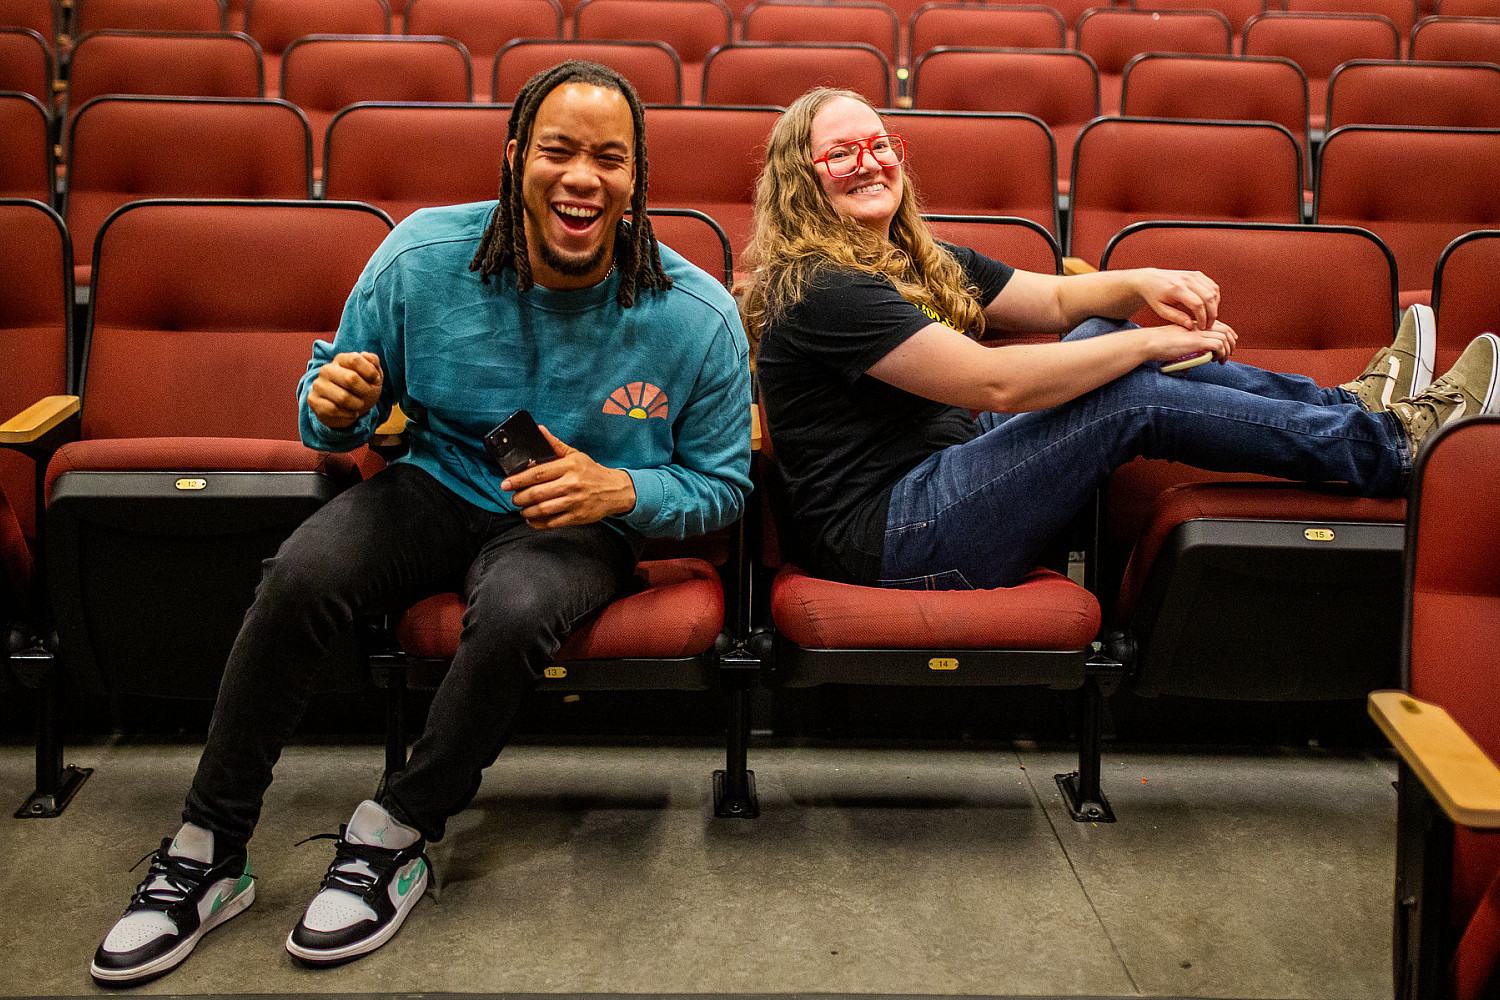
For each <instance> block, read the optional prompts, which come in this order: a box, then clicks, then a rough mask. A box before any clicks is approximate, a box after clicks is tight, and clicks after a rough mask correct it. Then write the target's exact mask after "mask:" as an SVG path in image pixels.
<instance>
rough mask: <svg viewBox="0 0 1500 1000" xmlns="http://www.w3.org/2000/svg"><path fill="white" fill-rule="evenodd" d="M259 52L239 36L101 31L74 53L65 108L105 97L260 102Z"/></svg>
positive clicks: (245, 37)
mask: <svg viewBox="0 0 1500 1000" xmlns="http://www.w3.org/2000/svg"><path fill="white" fill-rule="evenodd" d="M264 93H265V73H264V71H263V69H262V67H261V58H260V47H259V46H258V45H256V44H255V41H254V39H252V38H250V37H249V36H248V35H241V34H206V35H192V34H180V33H170V32H148V31H100V32H96V33H95V34H91V35H85V36H83V37H82V38H80V39H78V42H77V44H76V45H74V47H73V57H72V71H71V75H70V78H69V83H68V105H69V107H71V108H72V109H73V111H74V113H76V112H77V111H78V109H80V108H82V107H83V106H84V105H85V104H87V103H88V102H89V101H91V100H93V99H94V98H96V97H103V96H104V95H106V94H110V95H120V94H151V95H158V96H169V97H260V96H262V95H263V94H264Z"/></svg>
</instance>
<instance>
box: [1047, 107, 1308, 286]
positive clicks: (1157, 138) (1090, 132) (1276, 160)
mask: <svg viewBox="0 0 1500 1000" xmlns="http://www.w3.org/2000/svg"><path fill="white" fill-rule="evenodd" d="M1073 155H1074V160H1073V211H1072V215H1071V220H1070V225H1069V237H1068V244H1067V247H1068V254H1069V255H1070V256H1074V257H1082V258H1083V259H1084V260H1086V261H1088V262H1089V263H1091V264H1092V263H1096V262H1097V261H1098V259H1099V257H1100V255H1101V254H1102V252H1103V250H1104V246H1105V244H1106V243H1108V242H1109V239H1110V237H1112V236H1114V234H1115V233H1117V232H1119V231H1120V230H1121V229H1123V228H1125V227H1126V226H1128V225H1130V224H1131V223H1133V222H1144V221H1148V220H1160V219H1175V220H1192V221H1229V222H1271V223H1289V224H1295V223H1298V222H1301V221H1302V152H1301V150H1300V149H1298V147H1297V141H1296V140H1295V139H1293V138H1292V135H1291V133H1290V132H1288V131H1287V130H1286V129H1284V128H1282V127H1281V126H1280V125H1274V124H1272V123H1270V122H1195V121H1172V120H1167V119H1160V118H1101V119H1099V120H1098V121H1096V122H1093V123H1091V124H1090V125H1089V126H1088V127H1086V128H1085V129H1084V130H1083V132H1082V134H1081V135H1079V137H1078V145H1077V146H1076V147H1075V149H1074V152H1073ZM1147 162H1149V163H1150V164H1151V169H1149V170H1142V169H1140V164H1142V163H1147Z"/></svg>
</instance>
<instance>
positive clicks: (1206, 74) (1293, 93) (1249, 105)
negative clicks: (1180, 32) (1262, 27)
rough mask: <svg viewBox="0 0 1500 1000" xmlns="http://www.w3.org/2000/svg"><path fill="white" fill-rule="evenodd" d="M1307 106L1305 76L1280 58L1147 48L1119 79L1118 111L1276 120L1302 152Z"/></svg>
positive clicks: (1152, 115)
mask: <svg viewBox="0 0 1500 1000" xmlns="http://www.w3.org/2000/svg"><path fill="white" fill-rule="evenodd" d="M1307 110H1308V109H1307V76H1306V74H1304V73H1303V72H1302V69H1301V68H1300V67H1299V66H1298V65H1297V64H1296V63H1294V62H1292V61H1291V60H1290V59H1285V58H1282V57H1279V56H1178V55H1162V54H1160V53H1154V52H1148V53H1143V54H1142V55H1138V56H1136V57H1135V58H1134V59H1132V60H1130V62H1129V63H1127V64H1126V66H1125V74H1124V79H1123V80H1122V81H1121V91H1120V113H1121V114H1123V115H1128V116H1131V117H1140V118H1198V119H1203V120H1206V121H1262V122H1275V123H1276V124H1278V125H1281V126H1283V127H1285V128H1286V130H1287V131H1288V132H1290V133H1292V135H1293V137H1295V138H1296V140H1297V142H1298V144H1299V145H1300V146H1301V148H1302V149H1303V151H1304V152H1305V151H1306V150H1307ZM1305 162H1306V159H1305V157H1304V163H1305Z"/></svg>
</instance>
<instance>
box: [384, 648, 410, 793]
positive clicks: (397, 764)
mask: <svg viewBox="0 0 1500 1000" xmlns="http://www.w3.org/2000/svg"><path fill="white" fill-rule="evenodd" d="M389 670H390V672H389V673H388V674H387V675H386V682H385V776H384V777H383V778H381V782H380V783H381V786H382V788H384V785H385V782H386V781H387V780H389V778H390V776H391V775H393V774H395V773H396V772H397V771H399V770H401V769H402V768H403V767H405V766H406V666H405V664H400V663H393V664H391V665H390V668H389Z"/></svg>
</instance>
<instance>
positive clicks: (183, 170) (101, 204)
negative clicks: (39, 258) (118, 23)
mask: <svg viewBox="0 0 1500 1000" xmlns="http://www.w3.org/2000/svg"><path fill="white" fill-rule="evenodd" d="M309 143H310V137H309V133H308V130H307V120H306V119H305V118H304V117H303V115H302V113H301V112H300V111H298V110H297V109H296V108H295V107H293V106H292V105H290V104H288V103H287V102H285V101H277V100H265V99H252V100H233V99H227V98H170V97H100V98H96V99H94V100H92V101H90V102H89V103H88V104H86V105H84V106H83V107H82V108H80V109H79V110H78V111H77V113H76V114H75V115H74V116H73V121H72V123H71V125H70V127H69V132H68V180H69V185H68V192H67V196H66V198H65V199H64V203H63V216H64V218H66V219H67V220H68V229H69V231H70V232H72V233H73V236H74V239H76V240H77V241H78V243H79V245H80V246H86V247H92V246H93V244H94V236H95V234H96V233H97V232H98V231H99V228H100V226H102V225H103V224H104V220H105V219H107V218H108V217H109V216H110V214H111V213H112V212H114V211H115V210H116V209H117V208H119V207H120V206H121V205H124V204H125V203H126V202H131V201H138V200H140V199H142V198H174V197H175V198H306V197H308V194H309V192H310V191H311V187H310V181H309V174H308V163H309ZM80 256H83V260H82V261H80V262H79V263H78V264H77V265H76V267H75V270H76V281H77V283H78V284H79V285H86V284H88V282H89V273H90V263H89V260H90V258H89V256H88V255H80Z"/></svg>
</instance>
